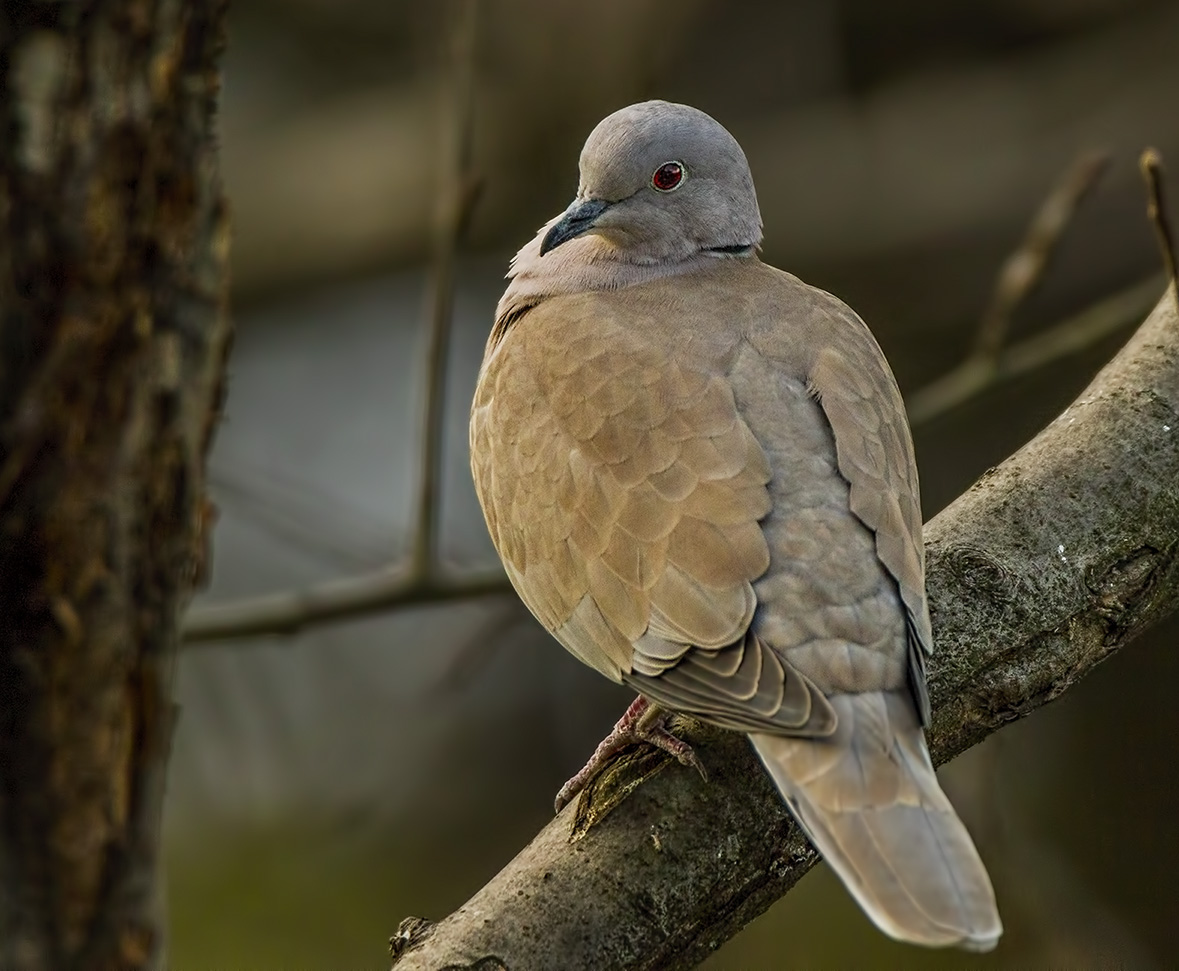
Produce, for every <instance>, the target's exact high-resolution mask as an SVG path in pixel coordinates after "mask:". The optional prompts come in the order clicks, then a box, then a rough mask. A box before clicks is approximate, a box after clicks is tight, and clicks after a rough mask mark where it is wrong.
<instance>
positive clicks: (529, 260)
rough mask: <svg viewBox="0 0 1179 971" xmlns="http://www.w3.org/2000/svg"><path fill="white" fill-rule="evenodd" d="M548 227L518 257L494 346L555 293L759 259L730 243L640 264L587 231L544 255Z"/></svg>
mask: <svg viewBox="0 0 1179 971" xmlns="http://www.w3.org/2000/svg"><path fill="white" fill-rule="evenodd" d="M547 228H548V227H547V226H546V227H543V228H542V229H541V231H540V233H538V234H537V236H536V238H535V239H533V240H532V241H531V242H530V243H528V244H527V245H526V246H525V247H524V248H523V249H521V250H520V252H519V253H517V254H516V256H515V257H514V258H513V260H512V265H511V269H510V270H509V271H508V278H509V282H508V287H507V289H506V290H505V291H504V295H503V296H502V297H501V298H500V301H499V305H498V306H497V307H496V313H495V327H494V328H493V330H492V334H491V341H490V343H489V346H494V345H495V344H497V343H498V342H499V340H500V339H502V337H503V335H504V334H505V333H506V332H507V330H508V329H509V328H510V327H511V325H512V324H513V323H515V322H516V321H517V320H519V319H520V317H522V316H523V315H524V314H526V313H527V312H528V311H529V310H531V309H532V308H533V307H535V306H537V305H538V304H540V303H542V302H543V301H544V300H547V299H548V298H550V297H556V296H562V295H566V294H572V293H590V292H593V291H599V290H621V289H623V288H625V287H632V286H637V285H638V284H641V283H649V282H651V281H653V280H659V279H663V278H665V277H672V276H681V275H683V274H686V273H692V272H694V271H696V270H700V269H703V268H706V267H712V266H715V265H716V261H717V260H718V259H749V258H755V252H756V248H755V246H753V245H750V246H744V247H732V246H726V247H720V248H718V249H715V250H707V249H706V250H698V251H696V252H693V253H689V254H687V255H686V256H684V257H683V258H681V259H677V260H660V261H650V262H640V261H637V260H635V259H634V258H633V257H631V256H630V255H629V254H627V253H625V252H624V251H622V250H620V249H618V248H617V247H615V246H613V245H611V244H610V243H609V242H607V241H606V240H605V239H603V238H602V237H601V236H596V235H587V236H581V237H578V238H577V239H573V240H570V241H569V242H567V243H564V244H562V245H561V246H560V247H558V248H557V249H555V250H551V251H550V252H548V253H546V254H545V255H544V256H541V255H540V241H541V239H542V238H543V237H544V233H545V230H546V229H547Z"/></svg>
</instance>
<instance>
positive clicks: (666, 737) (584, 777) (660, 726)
mask: <svg viewBox="0 0 1179 971" xmlns="http://www.w3.org/2000/svg"><path fill="white" fill-rule="evenodd" d="M667 717H668V712H666V711H665V710H663V709H662V708H659V707H657V706H655V705H652V704H651V703H650V702H649V701H647V699H646V698H644V697H643V696H642V695H639V697H637V698H636V699H635V700H634V701H633V702H631V705H630V707H629V708H627V709H626V712H625V714H623V716H622V717H621V718H620V719H618V723H617V724H616V725H615V726H614V728H613V729H611V731H610V734H609V735H607V736H606V737H605V738H604V739H602V741H601V743H600V744H599V745H598V747H597V748H596V749H595V750H594V754H593V755H591V756H590V759H589V761H588V762H586V764H585V765H584V766H582V768H581V770H580V771H579V772H578V773H577V774H576V775H575V776H573V778H572V779H570V780H569V781H568V782H566V783H565V784H564V785H563V786H561V790H560V791H559V792H558V793H557V798H556V799H555V800H554V802H553V808H554V810H555V811H556V812H558V813H559V812H560V811H561V810H562V809H564V808H565V806H567V805H568V804H569V803H570V802H571V801H572V800H573V798H574V796H576V795H577V794H578V793H579V792H581V791H582V790H583V789H584V788H585V787H586V786H588V785H589V784H590V783H591V782H593V781H594V779H596V778H597V777H598V776H599V775H601V773H602V771H603V770H604V769H605V768H606V766H607V765H608V764H609V763H610V760H611V759H613V757H614V756H615V755H617V754H618V753H619V752H620V751H622V749H624V748H626V747H627V746H629V745H638V744H642V743H644V742H645V743H646V744H648V745H654V746H655V747H656V748H657V749H660V750H662V751H664V752H666V753H667V754H668V755H670V756H672V757H673V758H674V759H675V760H676V761H677V762H679V763H680V765H685V766H688V767H690V768H693V769H695V770H696V771H697V772H699V773H700V778H702V779H704V780H705V781H706V782H707V781H708V772H707V771H705V768H704V763H703V762H701V761H700V759H699V757H698V756H697V755H696V753H695V752H694V751H693V750H692V746H690V745H689V744H688V743H687V742H685V741H684V740H683V739H681V738H677V737H676V736H675V735H673V734H671V732H669V731H668V730H667V729H666V728H665V727H664V723H665V722H666V721H667Z"/></svg>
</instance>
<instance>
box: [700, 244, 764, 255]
mask: <svg viewBox="0 0 1179 971" xmlns="http://www.w3.org/2000/svg"><path fill="white" fill-rule="evenodd" d="M704 252H705V253H723V254H724V255H726V256H748V255H749V254H750V253H752V252H753V244H752V243H734V244H733V245H732V246H710V247H708V249H706V250H705V251H704Z"/></svg>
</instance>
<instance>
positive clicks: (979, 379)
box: [905, 276, 1160, 428]
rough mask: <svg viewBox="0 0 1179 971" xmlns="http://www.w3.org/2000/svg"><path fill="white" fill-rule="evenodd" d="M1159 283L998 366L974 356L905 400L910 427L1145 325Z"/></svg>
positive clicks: (1077, 319) (1110, 301) (1022, 348)
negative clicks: (1136, 325)
mask: <svg viewBox="0 0 1179 971" xmlns="http://www.w3.org/2000/svg"><path fill="white" fill-rule="evenodd" d="M1159 282H1160V281H1159V278H1158V277H1157V276H1155V277H1150V278H1149V279H1146V280H1143V281H1141V282H1140V283H1136V284H1134V285H1133V286H1131V287H1128V288H1126V289H1125V290H1121V291H1119V292H1118V293H1115V294H1114V295H1113V296H1110V297H1106V298H1105V299H1104V300H1101V301H1099V302H1098V303H1096V304H1094V305H1093V306H1092V307H1089V308H1087V309H1085V310H1083V311H1081V312H1080V313H1079V314H1077V315H1076V316H1074V317H1070V318H1068V319H1067V320H1064V321H1062V322H1061V323H1059V324H1057V325H1055V326H1054V327H1051V328H1050V329H1048V330H1046V331H1044V332H1043V333H1040V334H1037V335H1035V336H1034V337H1028V338H1026V339H1025V340H1022V341H1020V342H1018V343H1017V344H1012V345H1011V346H1010V347H1008V348H1007V349H1006V350H1005V351H1002V352H1001V353H1000V354H999V356H998V358H997V359H996V360H994V361H993V362H992V361H988V360H985V359H982V358H980V357H978V356H977V355H973V354H972V355H971V356H970V357H968V358H967V359H966V360H965V361H963V362H962V363H961V364H959V365H958V366H957V367H955V368H952V369H951V370H949V371H947V372H946V373H945V374H943V375H942V376H941V377H939V378H936V379H935V380H933V381H931V382H930V383H929V384H927V385H926V386H925V387H923V388H920V389H919V390H917V391H915V392H914V393H913V394H911V395H909V397H908V398H906V399H905V404H906V407H907V410H908V413H909V424H910V425H912V426H913V427H914V428H916V427H917V426H918V425H923V424H925V423H926V422H928V421H932V420H933V419H934V418H937V417H939V416H941V415H944V414H945V413H946V412H948V411H950V410H951V409H953V408H956V407H957V406H958V405H960V404H962V403H963V402H965V401H969V400H970V399H971V398H973V397H975V396H976V395H979V394H981V393H982V392H983V391H985V390H986V389H987V388H990V387H993V386H995V385H997V384H1001V383H1003V382H1005V381H1010V380H1011V379H1012V378H1015V377H1018V376H1019V375H1021V374H1027V373H1028V372H1029V371H1034V370H1035V369H1037V368H1041V367H1044V366H1046V365H1048V364H1050V363H1052V362H1054V361H1059V360H1061V359H1063V358H1065V357H1068V356H1069V355H1070V354H1075V353H1077V352H1078V351H1082V350H1084V349H1085V348H1087V347H1092V346H1093V345H1094V344H1096V343H1097V342H1098V341H1100V340H1102V339H1103V338H1105V337H1108V336H1110V335H1111V334H1114V333H1116V332H1117V331H1119V330H1121V329H1122V328H1123V327H1127V326H1129V325H1130V324H1132V323H1133V322H1134V321H1135V320H1141V319H1142V314H1143V313H1145V312H1146V310H1147V309H1149V308H1150V306H1151V304H1152V303H1153V302H1154V300H1155V299H1156V298H1157V296H1158V291H1159Z"/></svg>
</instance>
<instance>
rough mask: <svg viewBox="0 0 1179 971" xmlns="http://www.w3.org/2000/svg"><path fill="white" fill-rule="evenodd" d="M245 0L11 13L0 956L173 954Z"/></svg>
mask: <svg viewBox="0 0 1179 971" xmlns="http://www.w3.org/2000/svg"><path fill="white" fill-rule="evenodd" d="M224 12H225V3H224V0H74V2H34V0H23V2H22V0H12V2H6V3H5V4H4V5H3V7H2V8H0V124H2V125H3V133H2V134H0V967H3V968H4V969H6V971H9V969H12V971H26V969H28V971H32V969H45V968H79V969H82V968H85V969H87V971H89V969H108V968H109V969H116V968H117V969H120V971H122V969H137V968H153V967H160V966H162V964H163V961H164V958H163V929H162V924H161V914H160V909H161V908H160V906H159V899H158V897H159V894H158V879H157V871H158V869H159V858H158V857H159V849H158V840H159V821H160V815H161V810H162V800H163V788H164V776H165V769H166V764H167V756H168V750H169V743H170V738H171V729H172V724H173V720H174V712H173V706H172V701H171V681H172V671H173V666H174V658H175V653H176V647H177V643H178V623H179V619H180V614H181V611H182V609H183V608H184V606H185V604H186V603H187V601H188V599H189V597H190V595H191V593H192V590H193V588H194V586H195V585H196V584H197V582H198V581H199V579H200V576H201V573H202V567H203V563H204V561H205V555H206V554H205V543H206V527H207V525H208V521H209V516H208V515H207V506H206V504H205V499H204V489H205V456H206V453H207V451H208V447H209V442H210V438H211V436H212V432H213V428H214V425H215V424H216V418H217V414H218V410H219V406H220V402H221V399H222V395H223V374H224V363H225V356H226V353H227V351H228V347H229V336H230V329H229V323H228V318H227V314H226V259H227V252H228V227H227V214H226V208H225V203H224V199H223V196H222V192H221V187H220V183H219V179H218V174H217V158H216V141H215V138H214V110H215V106H216V98H217V93H218V73H217V72H218V61H219V57H220V54H221V50H222V47H223V41H224Z"/></svg>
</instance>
